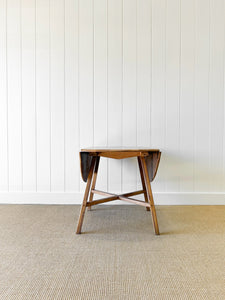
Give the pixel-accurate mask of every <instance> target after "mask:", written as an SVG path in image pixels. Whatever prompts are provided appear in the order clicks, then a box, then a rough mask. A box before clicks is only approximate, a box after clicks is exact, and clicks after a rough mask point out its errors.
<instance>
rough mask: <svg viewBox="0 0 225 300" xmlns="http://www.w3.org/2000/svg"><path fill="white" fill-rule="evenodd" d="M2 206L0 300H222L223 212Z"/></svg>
mask: <svg viewBox="0 0 225 300" xmlns="http://www.w3.org/2000/svg"><path fill="white" fill-rule="evenodd" d="M79 210H80V206H76V205H74V206H72V205H67V206H57V205H54V206H48V205H1V206H0V299H1V300H2V299H23V300H25V299H32V300H33V299H44V300H45V299H88V300H89V299H96V300H101V299H115V300H116V299H121V300H125V299H171V300H174V299H188V300H189V299H196V300H200V299H204V300H205V299H210V300H216V299H222V300H224V299H225V206H160V207H157V214H158V221H159V228H160V231H161V235H160V236H158V237H156V236H155V235H154V234H153V228H152V222H151V216H150V213H149V212H147V211H145V209H144V208H142V207H139V206H132V205H127V206H125V205H119V206H109V205H107V206H104V205H103V206H98V207H96V208H94V209H93V210H92V211H87V212H86V215H85V219H84V224H83V231H84V234H81V235H76V234H75V228H76V224H77V219H78V215H79Z"/></svg>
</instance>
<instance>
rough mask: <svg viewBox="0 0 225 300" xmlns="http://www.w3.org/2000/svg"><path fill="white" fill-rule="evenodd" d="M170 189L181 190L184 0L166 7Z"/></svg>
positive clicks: (168, 167)
mask: <svg viewBox="0 0 225 300" xmlns="http://www.w3.org/2000/svg"><path fill="white" fill-rule="evenodd" d="M166 9H167V11H166V148H165V150H166V165H167V176H166V178H165V181H166V190H167V191H174V190H176V191H179V171H180V169H179V164H180V159H179V142H180V141H179V129H180V128H179V127H180V122H179V111H180V0H171V1H167V7H166Z"/></svg>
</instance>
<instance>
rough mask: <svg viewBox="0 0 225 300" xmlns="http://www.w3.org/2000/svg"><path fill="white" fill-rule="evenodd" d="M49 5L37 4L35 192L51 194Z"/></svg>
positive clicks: (46, 3) (40, 0)
mask: <svg viewBox="0 0 225 300" xmlns="http://www.w3.org/2000/svg"><path fill="white" fill-rule="evenodd" d="M49 8H50V2H49V1H46V0H36V114H37V117H36V120H37V121H36V126H37V149H36V151H37V190H38V191H40V192H44V191H45V192H46V191H50V181H51V153H50V152H51V132H50V128H51V124H50V122H51V114H50V97H51V95H50V84H49V83H50V22H49V16H50V10H49Z"/></svg>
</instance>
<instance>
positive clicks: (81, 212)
mask: <svg viewBox="0 0 225 300" xmlns="http://www.w3.org/2000/svg"><path fill="white" fill-rule="evenodd" d="M95 162H96V156H94V157H93V158H92V161H91V168H90V171H89V174H88V178H87V185H86V189H85V193H84V199H83V203H82V206H81V210H80V217H79V221H78V224H77V232H76V233H77V234H79V233H81V228H82V224H83V220H84V214H85V209H86V204H87V199H88V195H89V191H90V186H91V180H92V177H93V172H94V166H95Z"/></svg>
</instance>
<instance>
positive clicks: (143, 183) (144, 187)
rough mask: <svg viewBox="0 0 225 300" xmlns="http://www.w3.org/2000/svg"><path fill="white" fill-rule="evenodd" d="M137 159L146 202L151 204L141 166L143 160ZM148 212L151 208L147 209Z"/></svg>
mask: <svg viewBox="0 0 225 300" xmlns="http://www.w3.org/2000/svg"><path fill="white" fill-rule="evenodd" d="M137 159H138V166H139V170H140V176H141V183H142V188H143V191H144V197H145V202H147V203H149V201H148V197H147V192H146V186H145V179H144V174H143V168H142V165H141V158H140V157H139V156H138V157H137ZM146 210H147V211H150V208H149V207H146Z"/></svg>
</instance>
